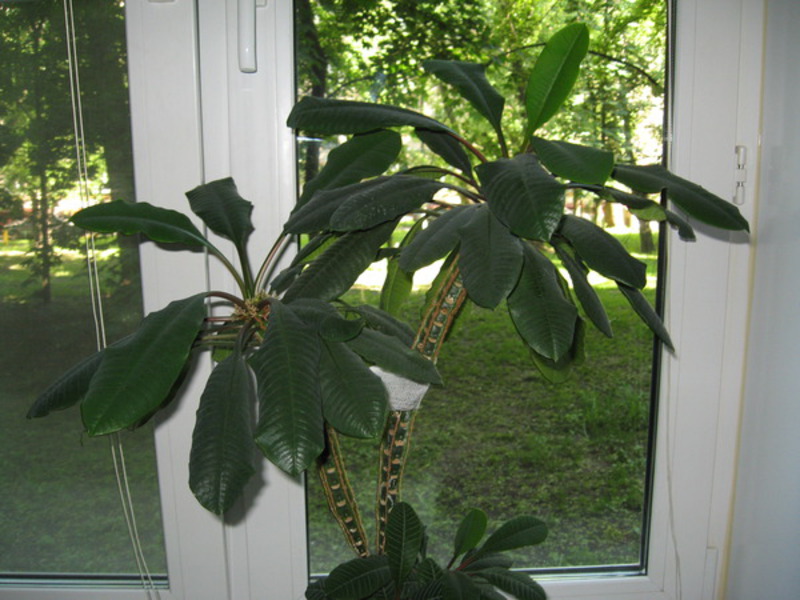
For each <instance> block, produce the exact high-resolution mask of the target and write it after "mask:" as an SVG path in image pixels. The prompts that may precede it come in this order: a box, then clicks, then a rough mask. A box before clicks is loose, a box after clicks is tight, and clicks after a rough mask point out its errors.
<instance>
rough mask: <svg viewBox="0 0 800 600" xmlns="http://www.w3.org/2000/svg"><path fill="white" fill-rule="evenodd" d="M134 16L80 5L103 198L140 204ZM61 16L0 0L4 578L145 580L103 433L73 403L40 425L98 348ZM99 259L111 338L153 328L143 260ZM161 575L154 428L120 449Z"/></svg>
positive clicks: (100, 252) (128, 253)
mask: <svg viewBox="0 0 800 600" xmlns="http://www.w3.org/2000/svg"><path fill="white" fill-rule="evenodd" d="M123 13H124V8H123V6H122V3H119V2H101V1H93V2H80V3H76V7H75V13H74V21H75V28H76V31H77V32H78V33H77V39H76V44H75V49H76V54H75V55H74V58H75V59H76V60H77V61H78V64H79V67H80V77H81V81H80V83H81V88H82V92H83V93H82V95H81V98H80V100H81V103H82V105H83V112H84V115H85V117H84V121H85V129H84V132H83V142H84V144H85V145H86V148H87V170H88V177H89V180H90V182H89V187H90V189H89V194H90V195H91V196H92V198H93V199H94V200H99V199H110V198H115V199H116V198H124V199H127V200H134V187H133V171H132V164H131V146H130V144H131V140H130V123H129V113H128V102H127V81H126V59H125V37H124V35H125V30H124V16H123ZM64 21H65V17H64V7H63V5H62V2H61V1H60V0H41V1H37V2H0V56H2V62H0V230H1V231H0V331H2V336H0V406H2V409H3V414H4V417H3V419H2V420H0V489H2V491H3V511H2V518H0V574H3V575H5V576H10V577H20V576H25V575H30V576H40V575H42V574H49V575H64V574H73V575H76V576H84V575H107V574H131V575H132V574H137V573H138V569H137V565H136V562H135V560H134V554H133V552H132V549H131V542H130V540H129V537H128V530H127V527H126V524H125V520H124V518H123V513H122V510H121V507H120V500H119V496H118V492H117V483H116V480H115V475H114V468H113V463H112V460H111V454H110V449H109V442H108V440H106V439H88V438H86V437H85V436H84V435H82V434H81V428H80V422H79V414H78V411H77V410H76V409H70V410H67V411H65V412H64V413H62V414H54V415H51V416H49V417H48V418H46V419H37V420H33V421H28V420H26V419H25V414H26V412H27V410H28V408H29V407H30V405H31V403H32V402H33V400H34V399H35V398H36V396H37V395H38V394H39V393H40V392H42V391H43V390H44V389H45V388H46V387H47V385H48V384H49V383H50V382H51V381H52V380H53V379H54V378H55V377H56V376H58V375H60V374H61V373H63V372H64V371H65V370H66V369H67V368H69V367H70V366H72V365H73V364H75V362H76V361H78V360H79V359H81V358H83V357H85V356H88V355H89V354H91V353H92V352H94V351H95V350H96V344H97V342H96V334H95V321H94V317H93V315H92V309H91V298H90V294H89V285H88V268H87V250H86V246H85V244H84V240H83V238H82V237H81V235H80V233H79V232H78V231H76V230H75V228H73V227H71V226H70V225H69V223H68V222H67V219H68V218H69V216H70V215H71V214H72V213H73V212H74V211H75V210H76V209H78V208H80V206H81V194H80V193H79V186H78V180H79V178H78V169H77V165H76V150H75V136H74V135H73V117H72V101H71V98H72V96H71V91H70V80H69V76H68V73H69V67H68V57H67V44H66V40H65V23H64ZM94 257H95V259H96V261H97V266H98V271H99V274H100V286H101V287H100V294H101V298H102V303H103V305H104V312H105V327H106V331H107V337H108V340H109V341H113V340H115V339H118V338H119V337H121V336H123V335H126V334H127V333H129V332H130V331H131V330H132V329H133V328H134V326H135V325H136V323H137V322H138V321H139V319H140V318H141V293H140V284H139V273H138V252H137V248H136V245H135V243H133V241H131V240H119V241H118V240H116V239H115V238H113V237H106V238H103V237H100V238H98V239H97V240H96V251H95V253H94ZM123 445H124V448H125V453H126V457H127V460H128V477H129V481H130V486H131V488H132V490H133V494H134V503H135V507H136V516H137V520H138V525H139V530H140V535H141V538H142V543H143V544H144V546H145V555H146V557H147V561H148V565H149V567H150V570H151V571H152V572H155V573H164V572H165V571H166V562H165V558H164V550H163V540H162V533H161V520H160V507H159V501H158V489H157V481H156V473H155V458H154V451H153V440H152V433H151V432H146V431H142V432H139V433H137V434H136V435H131V436H126V437H125V439H124V440H123Z"/></svg>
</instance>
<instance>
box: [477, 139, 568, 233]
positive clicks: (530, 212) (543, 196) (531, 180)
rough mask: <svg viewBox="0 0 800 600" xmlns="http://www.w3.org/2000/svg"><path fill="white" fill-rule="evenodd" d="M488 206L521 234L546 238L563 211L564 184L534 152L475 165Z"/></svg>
mask: <svg viewBox="0 0 800 600" xmlns="http://www.w3.org/2000/svg"><path fill="white" fill-rule="evenodd" d="M476 171H477V172H478V175H479V177H480V178H481V182H482V183H483V192H484V194H485V195H486V199H487V200H488V202H489V208H491V209H492V212H493V213H494V215H495V216H496V217H497V219H498V220H499V221H500V222H501V223H503V224H504V225H505V226H506V227H508V228H509V229H510V230H511V231H513V232H514V233H515V234H517V235H518V236H521V237H525V238H528V239H532V240H542V241H547V240H549V239H550V236H551V235H552V234H553V232H554V231H555V229H556V227H557V226H558V223H559V221H560V220H561V215H562V213H563V212H564V186H563V185H561V184H560V183H559V182H558V181H556V180H555V178H554V177H553V176H552V175H550V174H549V173H548V172H547V171H545V170H544V169H543V168H542V166H541V165H540V164H539V161H537V160H536V158H535V157H534V156H533V155H531V154H521V155H519V156H516V157H514V158H512V159H505V158H504V159H500V160H497V161H495V162H490V163H484V164H482V165H479V166H478V167H476Z"/></svg>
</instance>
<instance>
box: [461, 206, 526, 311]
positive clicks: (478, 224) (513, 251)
mask: <svg viewBox="0 0 800 600" xmlns="http://www.w3.org/2000/svg"><path fill="white" fill-rule="evenodd" d="M472 214H473V216H472V219H470V221H469V222H468V223H467V224H466V225H464V226H463V227H461V229H459V232H458V233H459V237H460V238H461V246H460V250H459V260H458V266H459V268H460V269H461V277H462V278H463V281H464V287H466V288H467V293H468V294H469V297H470V299H471V300H472V301H473V302H475V304H478V305H480V306H483V307H485V308H494V307H496V306H497V305H498V304H500V302H501V301H502V300H505V298H506V297H507V296H508V295H509V294H510V293H511V290H513V289H514V287H515V286H516V285H517V281H518V280H519V274H520V270H521V269H522V244H521V243H520V240H519V238H517V237H516V236H515V235H513V234H512V233H511V232H510V231H509V230H508V228H507V227H506V226H505V225H503V224H502V223H500V221H498V220H497V219H496V218H495V217H494V215H493V214H492V213H491V211H490V210H489V209H488V208H487V207H485V206H484V207H481V208H480V209H479V210H476V211H473V213H472Z"/></svg>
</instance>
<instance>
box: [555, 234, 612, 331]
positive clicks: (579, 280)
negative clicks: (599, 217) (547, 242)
mask: <svg viewBox="0 0 800 600" xmlns="http://www.w3.org/2000/svg"><path fill="white" fill-rule="evenodd" d="M554 247H555V249H556V254H558V257H559V258H560V259H561V264H563V265H564V268H566V269H567V272H568V273H569V278H570V280H571V281H572V287H573V289H574V290H575V295H576V296H577V297H578V301H579V302H580V303H581V306H582V307H583V310H584V311H585V312H586V316H587V317H589V320H590V321H591V322H592V323H593V324H594V326H595V327H597V329H598V330H600V331H601V332H602V333H603V334H604V335H605V336H606V337H613V332H612V330H611V322H610V321H609V320H608V315H607V314H606V309H605V308H604V307H603V303H602V302H601V301H600V297H599V296H598V295H597V292H596V291H595V289H594V287H592V284H590V283H589V279H588V277H587V276H586V269H585V267H584V266H583V263H581V262H580V260H579V259H577V258H575V257H574V256H572V254H571V253H570V251H569V250H568V249H567V248H565V247H564V245H563V244H555V246H554Z"/></svg>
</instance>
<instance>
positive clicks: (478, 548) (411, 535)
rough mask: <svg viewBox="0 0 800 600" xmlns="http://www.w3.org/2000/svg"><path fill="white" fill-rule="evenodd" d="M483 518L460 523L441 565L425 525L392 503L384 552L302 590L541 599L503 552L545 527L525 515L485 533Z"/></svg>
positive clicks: (330, 597) (345, 595)
mask: <svg viewBox="0 0 800 600" xmlns="http://www.w3.org/2000/svg"><path fill="white" fill-rule="evenodd" d="M486 527H487V517H486V513H484V512H483V511H481V510H478V509H473V510H471V511H470V512H469V513H468V514H467V515H466V516H465V517H464V519H463V520H462V521H461V524H460V525H459V527H458V530H457V532H456V535H455V539H454V541H453V554H452V558H451V559H450V562H449V563H448V564H447V565H446V566H445V567H442V566H441V565H439V564H438V563H437V562H436V561H435V560H434V559H433V558H430V557H428V556H427V553H426V546H427V536H426V533H425V527H424V526H423V524H422V522H421V521H420V520H419V517H418V516H417V514H416V512H414V509H413V508H412V507H411V506H410V505H409V504H406V503H404V502H400V503H398V504H397V505H395V506H394V508H393V509H392V512H391V513H390V515H389V524H388V526H387V529H386V553H385V554H382V555H378V556H370V557H367V558H357V559H354V560H351V561H348V562H345V563H343V564H341V565H339V566H338V567H336V568H335V569H334V570H333V571H332V572H331V574H330V575H329V576H328V577H326V578H324V579H320V580H318V581H316V582H315V583H313V584H312V585H310V586H309V588H308V589H307V590H306V598H307V599H308V600H368V599H380V598H386V599H393V600H412V599H423V598H424V599H426V600H462V599H463V600H499V599H501V598H504V597H507V596H503V595H501V594H500V593H499V592H498V591H497V590H502V591H503V592H505V593H506V594H508V595H510V596H511V597H512V598H517V599H518V600H544V598H545V592H544V590H543V589H542V587H541V586H540V585H539V584H537V583H536V582H535V581H533V580H532V579H531V578H530V577H529V576H528V575H526V574H524V573H520V572H515V571H512V570H511V566H512V562H511V560H509V559H508V558H507V557H506V556H504V555H503V552H506V551H509V550H514V549H517V548H524V547H526V546H534V545H536V544H540V543H542V542H543V541H544V540H545V538H546V537H547V527H546V525H545V524H544V523H543V522H542V521H540V520H539V519H536V518H535V517H530V516H519V517H515V518H513V519H511V520H509V521H507V522H506V523H504V524H503V525H501V526H500V527H499V528H498V529H497V530H495V531H494V532H493V533H492V534H491V535H489V536H488V537H487V538H486V540H485V541H484V542H483V543H482V544H481V540H483V538H484V535H485V534H486Z"/></svg>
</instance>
